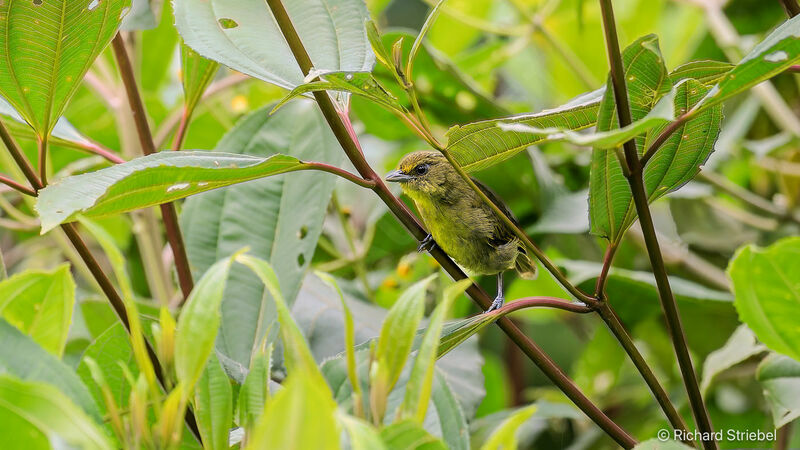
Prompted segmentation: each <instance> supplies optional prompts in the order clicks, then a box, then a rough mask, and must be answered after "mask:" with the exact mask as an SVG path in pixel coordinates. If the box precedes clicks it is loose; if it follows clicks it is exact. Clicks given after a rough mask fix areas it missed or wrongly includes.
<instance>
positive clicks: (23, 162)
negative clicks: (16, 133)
mask: <svg viewBox="0 0 800 450" xmlns="http://www.w3.org/2000/svg"><path fill="white" fill-rule="evenodd" d="M0 139H2V140H3V144H5V146H6V148H7V149H8V151H9V152H10V153H11V158H13V159H14V162H15V163H17V167H19V169H20V170H21V171H22V174H23V175H25V178H27V179H28V181H29V182H30V183H31V186H33V190H34V191H37V192H38V191H39V189H41V185H40V184H39V177H38V176H37V175H36V171H35V170H33V166H31V163H30V162H29V161H28V159H27V158H25V156H24V154H23V153H22V150H20V147H19V144H17V141H16V140H15V139H14V137H13V136H11V133H9V132H8V128H6V126H5V124H3V121H2V120H0ZM12 149H14V150H12ZM15 150H16V151H15ZM32 180H36V183H34V182H33V181H32Z"/></svg>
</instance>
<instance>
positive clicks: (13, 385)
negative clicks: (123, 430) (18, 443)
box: [0, 374, 114, 449]
mask: <svg viewBox="0 0 800 450" xmlns="http://www.w3.org/2000/svg"><path fill="white" fill-rule="evenodd" d="M10 415H16V416H19V417H22V418H24V419H25V420H27V421H28V422H30V423H32V424H33V425H34V426H36V427H37V428H39V430H41V431H42V432H44V433H45V434H47V435H51V436H57V437H58V439H60V440H62V441H63V442H64V443H65V444H67V445H69V446H71V447H75V448H83V449H112V448H114V446H113V445H112V444H111V442H110V440H109V439H108V437H107V436H106V434H105V432H104V431H103V429H102V428H100V426H99V425H98V424H97V423H95V422H94V421H93V420H92V419H91V418H89V416H87V415H86V413H85V412H83V411H81V409H80V408H79V407H77V406H76V405H75V404H74V403H73V402H72V401H71V400H70V399H69V397H67V396H65V395H64V394H63V393H61V391H59V390H58V389H56V388H55V387H54V386H52V385H50V384H47V383H42V382H35V381H23V380H20V379H17V378H14V377H12V376H9V375H7V374H3V375H0V420H1V421H5V420H7V419H6V417H8V416H10Z"/></svg>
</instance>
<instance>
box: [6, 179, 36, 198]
mask: <svg viewBox="0 0 800 450" xmlns="http://www.w3.org/2000/svg"><path fill="white" fill-rule="evenodd" d="M0 183H3V184H5V185H6V186H8V187H10V188H11V189H14V190H16V191H19V192H21V193H23V194H25V195H30V196H31V197H36V196H37V195H38V194H37V193H36V191H34V190H33V189H31V188H29V187H28V186H24V185H22V184H20V183H17V182H16V181H14V180H12V179H11V178H9V177H7V176H5V175H0Z"/></svg>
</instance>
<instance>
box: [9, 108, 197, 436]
mask: <svg viewBox="0 0 800 450" xmlns="http://www.w3.org/2000/svg"><path fill="white" fill-rule="evenodd" d="M0 136H2V137H3V142H4V143H5V144H6V148H7V149H8V151H9V153H11V156H12V158H14V160H15V161H23V164H22V165H20V169H21V170H22V171H23V173H25V175H26V177H27V178H28V182H29V183H30V184H31V185H32V186H33V187H34V189H36V190H37V191H38V190H40V189H42V188H43V187H44V185H43V184H42V181H41V180H39V178H38V177H37V176H36V173H35V172H33V170H32V169H31V170H26V167H27V168H28V169H30V163H28V161H27V159H25V156H24V155H23V153H22V149H20V147H19V146H18V145H16V142H15V141H14V140H13V139H6V137H8V138H10V137H11V135H10V134H9V132H8V129H7V128H6V127H5V125H4V124H3V123H2V122H1V121H0ZM9 143H11V144H12V145H9ZM61 229H62V230H63V231H64V234H66V235H67V238H68V239H69V241H70V242H71V243H72V246H73V247H75V250H76V251H77V252H78V254H79V255H80V257H81V259H82V260H83V262H84V263H86V266H87V267H88V268H89V271H90V272H91V274H92V277H94V279H95V280H96V281H97V284H99V285H100V289H101V290H102V291H103V293H104V294H105V296H106V298H108V302H109V303H110V304H111V307H112V308H113V309H114V312H115V313H116V314H117V317H119V320H120V322H122V324H123V325H124V326H125V328H126V329H127V330H128V331H130V324H129V322H128V313H127V311H126V310H125V304H124V303H123V301H122V298H121V297H120V296H119V294H118V293H117V291H116V289H115V288H114V285H113V284H112V283H111V280H110V279H109V278H108V276H107V275H106V274H105V273H104V272H103V269H102V268H101V267H100V264H98V262H97V260H96V259H95V257H94V255H92V252H91V251H90V250H89V247H88V246H87V245H86V243H85V242H84V241H83V239H82V238H81V236H80V234H79V233H78V230H77V228H76V227H75V225H74V224H72V223H65V224H61ZM145 345H146V347H147V356H148V357H149V358H150V361H151V362H152V364H153V370H154V371H155V373H156V376H157V377H158V381H159V382H160V383H161V386H166V381H165V376H164V373H163V368H162V367H161V362H160V361H159V360H158V356H157V355H156V353H155V351H154V350H153V347H152V346H151V345H150V343H149V342H148V341H147V340H145ZM185 421H186V425H187V426H188V427H189V429H190V430H191V431H192V434H194V436H195V437H196V438H197V440H198V442H199V441H200V431H199V430H198V428H197V422H196V421H195V418H194V413H192V411H191V409H189V408H187V410H186V416H185Z"/></svg>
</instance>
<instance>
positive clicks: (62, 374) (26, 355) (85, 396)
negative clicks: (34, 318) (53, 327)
mask: <svg viewBox="0 0 800 450" xmlns="http://www.w3.org/2000/svg"><path fill="white" fill-rule="evenodd" d="M0 342H2V343H3V345H0V373H6V374H10V375H13V376H15V377H17V378H20V379H22V380H27V381H41V382H44V383H49V384H51V385H53V386H55V387H56V388H58V390H59V391H60V392H62V393H64V395H66V396H67V397H69V398H70V399H71V400H72V401H73V402H74V403H75V404H76V405H78V406H80V407H81V408H82V409H83V411H84V412H86V413H87V414H89V416H91V417H92V418H94V419H95V421H96V422H98V423H99V422H100V413H99V412H98V410H97V405H96V404H95V402H94V401H93V400H92V396H91V395H90V394H89V391H87V390H86V386H85V385H84V384H83V383H81V380H80V378H78V377H77V376H76V375H75V372H74V371H73V370H72V369H71V368H70V367H68V366H67V365H66V364H64V363H63V362H61V361H59V360H58V359H57V358H56V357H55V356H53V355H52V354H50V353H48V352H47V351H45V350H44V349H42V348H41V347H40V346H38V345H37V344H36V343H35V342H33V341H32V340H31V339H30V338H29V337H28V336H25V335H24V334H22V333H20V331H19V330H17V329H16V328H14V327H13V326H11V325H10V324H9V323H8V322H6V321H5V320H3V319H0Z"/></svg>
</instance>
